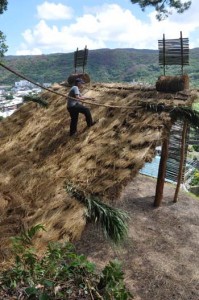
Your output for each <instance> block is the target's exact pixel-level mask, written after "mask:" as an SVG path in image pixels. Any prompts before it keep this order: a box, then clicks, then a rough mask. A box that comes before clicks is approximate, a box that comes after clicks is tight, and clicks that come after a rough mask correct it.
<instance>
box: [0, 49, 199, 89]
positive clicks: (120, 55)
mask: <svg viewBox="0 0 199 300" xmlns="http://www.w3.org/2000/svg"><path fill="white" fill-rule="evenodd" d="M198 57H199V48H194V49H190V52H189V65H188V66H184V67H183V70H182V68H181V66H166V72H165V74H166V75H181V74H182V73H184V74H185V73H186V74H188V75H189V78H190V86H191V87H198V86H199V60H198ZM2 62H3V63H4V64H5V65H7V66H9V67H10V68H12V69H13V70H15V71H17V72H18V73H20V74H22V75H23V76H25V77H26V78H28V79H31V80H32V81H35V82H39V83H40V84H42V83H47V82H49V83H55V82H62V81H64V80H66V79H67V78H68V76H69V75H70V74H73V73H74V53H56V54H48V55H34V56H33V55H27V56H5V57H4V58H3V61H2ZM77 71H79V72H82V69H81V68H80V70H77ZM85 72H86V73H88V74H89V76H90V79H91V81H92V82H104V83H106V82H121V83H123V82H142V83H149V84H155V82H156V80H157V79H158V77H159V76H160V75H163V74H164V70H163V67H162V66H161V65H159V51H158V50H149V49H133V48H127V49H98V50H89V52H88V60H87V65H86V67H85ZM20 79H21V78H20V77H19V76H16V75H15V74H13V73H11V72H9V71H7V70H6V69H4V68H3V67H1V72H0V84H1V85H2V84H9V85H13V84H14V82H15V81H19V80H20Z"/></svg>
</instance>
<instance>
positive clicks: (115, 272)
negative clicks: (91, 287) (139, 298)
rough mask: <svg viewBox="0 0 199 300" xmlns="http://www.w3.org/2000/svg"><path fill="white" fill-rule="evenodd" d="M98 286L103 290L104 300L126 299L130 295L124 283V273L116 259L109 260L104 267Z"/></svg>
mask: <svg viewBox="0 0 199 300" xmlns="http://www.w3.org/2000/svg"><path fill="white" fill-rule="evenodd" d="M98 287H99V288H100V290H104V293H103V294H104V299H106V300H112V299H114V300H127V299H129V298H131V297H132V295H131V293H129V291H128V290H127V289H126V287H125V285H124V273H123V272H122V269H121V263H120V262H119V261H117V260H115V261H112V262H109V264H108V265H107V266H106V267H105V268H104V270H103V271H102V275H101V278H100V282H99V284H98Z"/></svg>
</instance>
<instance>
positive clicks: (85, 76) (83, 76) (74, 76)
mask: <svg viewBox="0 0 199 300" xmlns="http://www.w3.org/2000/svg"><path fill="white" fill-rule="evenodd" d="M77 78H81V79H83V80H84V82H85V83H90V76H89V75H88V74H87V73H75V74H71V75H70V76H69V77H68V79H67V82H68V84H69V85H73V84H74V82H75V79H77Z"/></svg>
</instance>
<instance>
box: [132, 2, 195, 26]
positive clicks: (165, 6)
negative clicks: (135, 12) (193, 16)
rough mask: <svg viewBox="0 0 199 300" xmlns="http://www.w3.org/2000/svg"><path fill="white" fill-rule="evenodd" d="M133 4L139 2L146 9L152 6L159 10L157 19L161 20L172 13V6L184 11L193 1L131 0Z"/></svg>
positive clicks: (179, 11)
mask: <svg viewBox="0 0 199 300" xmlns="http://www.w3.org/2000/svg"><path fill="white" fill-rule="evenodd" d="M131 2H132V3H133V4H138V5H139V6H140V7H141V9H142V10H143V11H144V10H145V8H146V7H148V6H152V7H154V8H155V10H156V12H157V15H156V17H157V19H158V20H159V21H161V20H163V19H165V18H167V17H168V16H169V14H171V8H172V9H175V10H176V11H177V13H183V12H184V11H185V10H187V9H188V8H189V7H190V5H191V1H186V2H184V1H181V0H153V1H151V0H131Z"/></svg>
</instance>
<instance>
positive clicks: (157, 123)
mask: <svg viewBox="0 0 199 300" xmlns="http://www.w3.org/2000/svg"><path fill="white" fill-rule="evenodd" d="M51 89H52V91H53V92H49V91H45V92H43V93H42V95H41V97H42V99H43V100H45V101H47V102H48V108H43V107H41V106H39V105H38V104H37V103H33V102H29V103H26V104H24V105H23V106H21V107H20V108H19V110H18V111H16V112H15V113H14V114H13V115H12V116H10V117H8V118H6V119H4V120H3V121H2V122H0V139H1V144H0V166H1V168H0V214H1V217H0V264H1V267H2V268H4V267H6V265H7V264H9V262H10V260H11V258H12V254H11V251H10V237H11V236H15V235H17V234H19V233H20V232H21V231H22V230H23V229H24V228H25V229H27V228H29V227H30V226H33V225H36V224H43V225H44V226H45V228H46V232H42V233H41V234H39V235H38V236H37V237H36V239H35V245H36V247H37V249H38V253H42V252H43V251H44V249H45V247H46V245H47V243H48V242H49V241H60V242H63V241H68V240H70V241H74V242H76V243H77V246H78V247H79V251H80V252H82V251H84V252H85V253H86V254H88V252H89V255H90V256H91V258H92V259H93V260H95V261H96V262H97V263H98V264H99V265H100V264H103V261H106V260H107V259H109V258H111V257H112V256H118V257H120V258H121V259H122V260H124V268H125V271H126V272H125V276H126V281H127V283H128V284H129V286H130V288H131V290H133V293H134V294H135V295H136V298H135V299H136V300H140V299H143V300H148V299H158V300H161V299H164V300H168V299H172V295H173V299H179V295H180V299H183V300H187V299H190V300H191V299H193V300H195V299H196V298H194V297H197V296H198V291H197V286H196V284H197V282H198V281H197V280H198V273H197V269H198V260H197V247H198V238H197V237H198V232H197V231H196V227H197V226H198V218H197V213H198V210H199V202H198V201H196V200H195V199H192V198H189V197H188V196H182V194H181V196H180V199H179V204H178V203H177V204H175V205H173V204H172V197H171V192H172V193H173V190H172V189H169V190H168V192H167V189H166V194H165V199H164V201H163V206H162V207H161V208H159V209H157V210H153V208H152V205H153V200H154V199H153V197H154V193H155V184H153V185H151V184H150V182H151V181H149V183H148V180H147V179H145V177H144V176H143V177H141V178H142V179H141V181H139V178H140V177H138V176H137V175H138V173H139V170H140V169H141V168H142V167H143V166H144V164H145V163H146V162H150V161H151V160H152V159H153V158H154V156H155V148H156V146H157V145H160V144H161V142H162V139H163V138H164V137H165V135H166V134H167V133H168V132H167V129H168V128H169V127H170V125H171V118H170V115H169V113H168V112H164V111H163V112H158V111H156V112H155V113H154V112H151V111H147V110H146V109H145V106H143V104H145V105H147V104H151V103H154V102H155V103H156V104H158V103H161V104H162V103H164V104H165V105H166V106H169V107H170V106H171V107H174V106H186V105H188V104H190V103H192V102H193V101H194V99H195V98H196V96H197V94H196V91H194V90H192V91H190V92H189V93H187V94H184V96H186V97H185V98H183V99H182V95H181V94H178V93H175V94H170V93H167V94H164V93H158V92H157V91H156V90H155V89H154V87H150V88H149V87H140V86H132V85H128V84H118V83H117V84H106V83H92V82H91V83H90V84H88V85H87V86H85V90H84V95H85V96H87V97H93V98H94V99H95V100H94V102H93V103H92V104H87V105H89V106H90V107H91V111H92V114H93V117H94V119H95V120H98V122H97V123H96V124H95V125H94V126H93V127H91V128H89V129H88V128H86V125H85V120H84V119H83V117H80V119H79V124H78V135H77V136H76V137H74V138H71V137H69V135H68V130H69V121H70V119H69V115H68V113H67V111H66V99H65V97H64V95H66V94H67V93H68V90H69V87H68V86H64V85H60V84H54V85H53V86H52V87H51ZM56 92H58V93H60V94H62V95H63V96H61V95H57V94H55V93H56ZM99 104H100V105H99ZM69 183H72V185H73V186H74V187H77V188H78V189H79V190H81V191H84V193H85V194H86V195H95V196H97V197H99V198H100V200H101V201H102V202H103V203H107V204H109V205H110V206H113V207H122V208H123V209H124V210H125V211H127V212H128V214H129V216H130V220H129V235H128V239H127V240H126V241H125V244H124V245H123V247H124V248H121V249H122V250H121V251H122V252H121V255H119V252H118V254H117V252H114V247H113V248H112V247H111V244H107V243H106V242H104V237H103V238H102V236H101V231H99V230H97V229H96V227H95V223H92V224H88V223H87V220H86V212H87V210H86V207H85V206H84V204H83V203H81V202H80V201H78V199H76V198H75V197H73V196H71V195H70V194H69V193H67V191H66V185H67V184H69ZM126 193H127V197H125V196H124V195H125V194H126ZM181 198H182V200H183V201H182V203H181ZM184 220H185V223H183V222H184ZM89 228H90V230H91V231H89V232H90V233H88V232H87V230H88V229H89ZM156 230H157V232H156ZM146 231H147V232H146ZM90 234H91V235H90ZM188 237H189V239H190V240H187V241H186V239H188ZM192 239H195V240H194V241H192ZM81 242H82V244H81ZM95 246H96V247H98V248H96V251H95ZM99 247H100V249H99ZM104 247H105V248H104ZM88 249H90V250H88ZM173 249H175V251H176V252H175V251H173ZM118 250H119V249H118ZM104 251H105V252H107V253H106V254H107V255H108V256H105V254H103V253H104ZM112 251H113V252H112ZM157 252H158V254H159V256H157ZM130 253H131V255H130ZM109 254H110V255H109ZM167 254H168V256H167ZM170 254H172V255H170ZM146 271H147V272H146ZM187 272H188V274H189V276H187V275H186V274H185V273H187ZM185 275H186V276H185ZM145 276H146V277H147V276H148V277H147V278H146V277H145ZM190 278H192V280H191V281H190ZM155 279H156V280H155ZM151 280H152V281H153V282H151ZM181 280H182V282H181ZM184 286H187V289H186V291H185V290H184V289H183V287H184ZM170 287H172V288H170ZM162 288H163V290H162ZM182 289H183V290H182ZM147 293H149V294H147ZM167 294H168V297H167ZM148 295H150V297H148ZM157 295H158V296H159V295H160V296H159V298H157V297H156V296H157ZM155 297H156V298H155Z"/></svg>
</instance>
